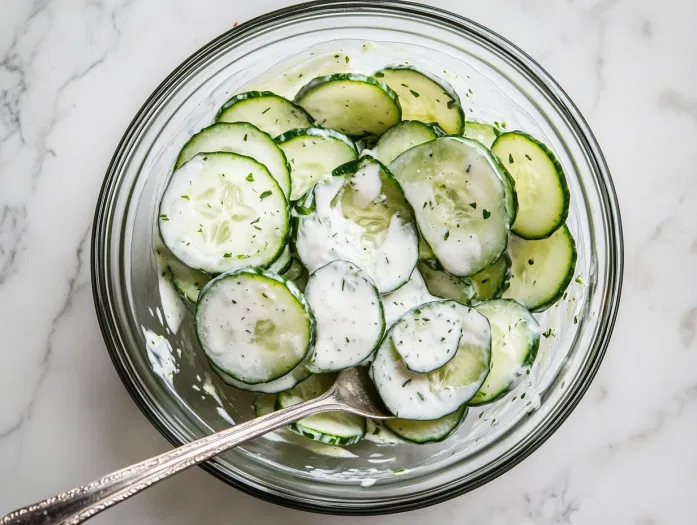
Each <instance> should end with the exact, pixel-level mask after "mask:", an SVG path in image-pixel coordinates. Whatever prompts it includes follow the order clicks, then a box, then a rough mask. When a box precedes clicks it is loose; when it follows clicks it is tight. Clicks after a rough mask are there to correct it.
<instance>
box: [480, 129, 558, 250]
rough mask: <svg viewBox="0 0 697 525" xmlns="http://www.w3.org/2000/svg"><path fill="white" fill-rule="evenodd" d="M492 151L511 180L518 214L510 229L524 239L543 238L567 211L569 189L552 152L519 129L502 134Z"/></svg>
mask: <svg viewBox="0 0 697 525" xmlns="http://www.w3.org/2000/svg"><path fill="white" fill-rule="evenodd" d="M492 151H493V152H494V153H495V154H496V155H497V156H498V157H499V159H501V162H502V163H503V165H504V166H505V167H506V169H507V170H508V172H509V173H510V174H511V176H512V177H513V179H514V180H515V189H516V193H517V195H518V208H519V209H518V215H517V217H516V220H515V222H514V224H513V227H512V230H513V232H515V233H516V234H517V235H518V236H520V237H522V238H524V239H531V240H532V239H544V238H546V237H549V236H550V235H552V233H554V232H555V231H556V230H558V229H559V228H560V227H561V225H562V224H564V221H565V220H566V216H567V215H568V213H569V189H568V187H567V184H566V176H565V175H564V170H563V169H562V167H561V164H559V161H557V159H556V157H555V156H554V153H552V151H551V150H550V149H549V148H547V146H545V145H544V144H542V143H541V142H540V141H538V140H536V139H535V138H533V137H531V136H530V135H528V134H526V133H523V132H521V131H512V132H507V133H502V134H501V135H499V136H498V138H497V139H496V141H495V142H494V145H493V146H492Z"/></svg>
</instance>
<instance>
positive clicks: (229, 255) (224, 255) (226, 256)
mask: <svg viewBox="0 0 697 525" xmlns="http://www.w3.org/2000/svg"><path fill="white" fill-rule="evenodd" d="M223 257H225V258H226V259H229V258H230V257H232V254H231V253H229V252H228V253H225V254H223Z"/></svg>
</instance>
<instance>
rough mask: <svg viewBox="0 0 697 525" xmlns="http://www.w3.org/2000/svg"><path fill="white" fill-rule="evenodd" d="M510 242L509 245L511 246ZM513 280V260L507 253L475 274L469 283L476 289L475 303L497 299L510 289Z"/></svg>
mask: <svg viewBox="0 0 697 525" xmlns="http://www.w3.org/2000/svg"><path fill="white" fill-rule="evenodd" d="M510 242H511V241H510V240H509V245H510ZM510 278H511V258H510V257H509V256H508V253H507V252H503V255H501V257H499V260H498V261H496V262H495V263H494V264H492V265H491V266H489V267H488V268H487V269H486V270H482V271H481V272H479V273H476V274H474V275H473V276H472V277H470V278H469V281H470V282H471V283H472V286H473V287H474V298H473V301H475V302H478V303H481V302H482V301H488V300H490V299H496V298H497V297H500V296H501V294H502V293H503V292H504V290H506V289H507V288H508V284H509V281H510Z"/></svg>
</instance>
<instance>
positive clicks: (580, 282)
mask: <svg viewBox="0 0 697 525" xmlns="http://www.w3.org/2000/svg"><path fill="white" fill-rule="evenodd" d="M576 282H577V283H578V284H583V279H581V276H580V275H579V276H578V277H576Z"/></svg>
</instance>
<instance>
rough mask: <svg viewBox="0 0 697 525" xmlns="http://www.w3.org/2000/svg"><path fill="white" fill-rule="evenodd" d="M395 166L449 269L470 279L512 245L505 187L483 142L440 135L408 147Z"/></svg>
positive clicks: (421, 222) (421, 223)
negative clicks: (509, 244)
mask: <svg viewBox="0 0 697 525" xmlns="http://www.w3.org/2000/svg"><path fill="white" fill-rule="evenodd" d="M390 170H391V171H392V172H393V173H394V176H395V178H396V179H397V180H398V181H399V183H400V185H401V187H402V189H403V190H404V195H405V197H406V198H407V200H408V201H409V203H410V204H411V205H412V207H413V208H414V213H415V216H416V222H417V224H418V226H419V231H420V232H421V235H422V236H423V238H424V240H425V241H426V242H427V243H428V245H429V246H430V247H431V249H432V250H433V253H434V254H435V255H436V257H437V258H438V261H439V262H440V263H441V265H442V266H443V267H444V268H445V269H446V270H447V271H448V272H450V273H451V274H453V275H457V276H460V277H467V276H469V275H473V274H475V273H477V272H480V271H481V270H483V269H485V268H487V267H488V266H490V265H492V264H493V263H494V262H496V260H497V259H498V258H499V257H500V256H501V254H502V253H503V251H504V250H505V249H506V244H507V243H508V229H509V213H508V208H507V206H506V187H505V184H504V182H503V180H502V178H501V174H500V172H499V170H498V167H497V165H496V162H495V161H494V160H493V155H492V154H491V152H489V150H487V149H486V148H485V147H484V146H483V145H482V144H480V143H479V142H477V141H475V140H471V139H465V138H460V137H452V136H449V137H441V138H438V139H436V140H432V141H430V142H427V143H425V144H420V145H418V146H415V147H413V148H411V149H409V150H407V151H405V152H404V153H402V154H401V155H400V156H399V157H397V158H396V159H395V160H394V161H393V162H392V163H391V164H390Z"/></svg>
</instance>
